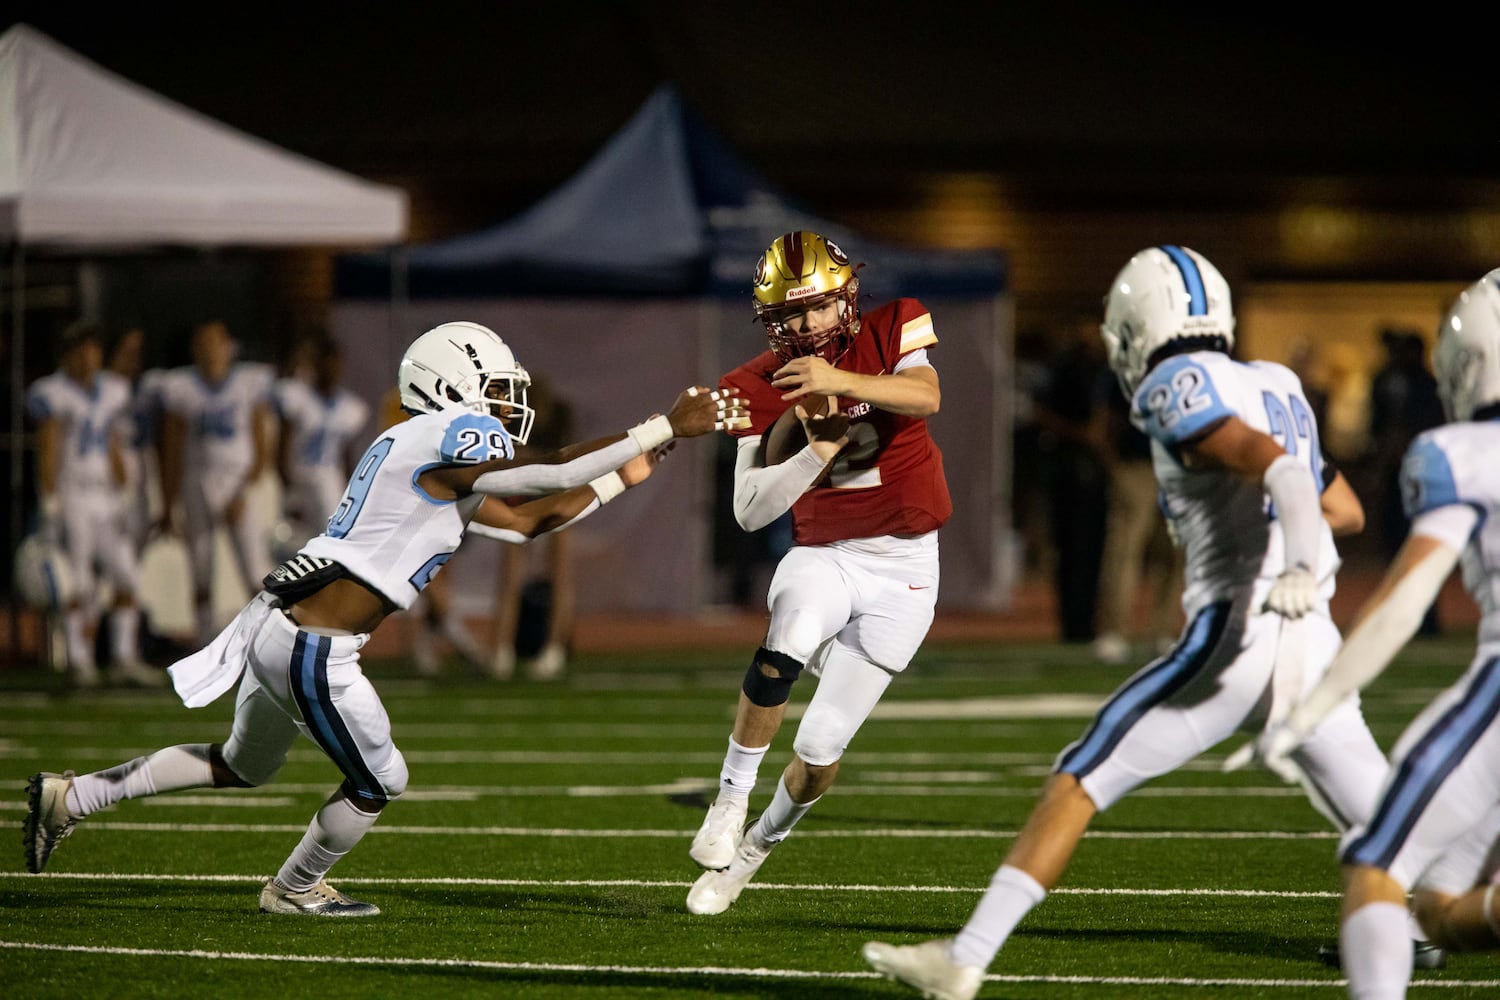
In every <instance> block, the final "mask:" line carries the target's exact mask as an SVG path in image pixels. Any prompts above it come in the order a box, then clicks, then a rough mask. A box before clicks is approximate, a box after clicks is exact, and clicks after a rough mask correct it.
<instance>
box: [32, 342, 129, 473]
mask: <svg viewBox="0 0 1500 1000" xmlns="http://www.w3.org/2000/svg"><path fill="white" fill-rule="evenodd" d="M129 405H130V383H129V382H128V381H126V379H125V378H124V377H123V376H120V375H116V374H115V373H114V372H100V373H99V374H98V375H97V376H96V377H95V379H94V385H93V388H91V389H86V388H84V387H83V386H81V385H79V384H78V383H77V382H75V381H73V379H71V378H69V377H68V376H67V375H65V374H63V373H62V372H60V371H59V372H53V373H52V374H51V375H46V376H43V377H42V378H39V379H37V380H36V381H35V382H33V383H32V384H31V387H30V388H29V389H28V390H27V391H26V409H27V412H28V413H29V414H30V416H31V418H32V419H33V420H35V421H37V422H38V423H40V422H42V421H46V420H57V421H60V422H61V427H62V429H63V434H62V454H61V462H60V463H59V468H58V479H57V485H58V489H59V490H69V491H76V490H109V489H114V487H115V483H114V477H113V475H112V474H111V471H110V461H109V442H110V438H111V437H112V436H114V435H116V434H117V433H118V432H119V430H120V421H121V420H122V419H123V417H124V416H125V414H126V410H127V408H128V407H129Z"/></svg>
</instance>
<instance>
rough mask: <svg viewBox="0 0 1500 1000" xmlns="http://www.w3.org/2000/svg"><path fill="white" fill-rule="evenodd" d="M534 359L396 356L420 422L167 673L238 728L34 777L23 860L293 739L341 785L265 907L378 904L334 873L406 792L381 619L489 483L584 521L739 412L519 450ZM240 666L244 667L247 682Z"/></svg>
mask: <svg viewBox="0 0 1500 1000" xmlns="http://www.w3.org/2000/svg"><path fill="white" fill-rule="evenodd" d="M528 381H529V379H528V376H527V374H526V371H525V369H523V368H522V367H521V366H520V365H518V364H517V363H516V360H515V357H514V356H513V355H512V353H511V351H510V348H509V347H507V346H506V345H505V344H504V343H503V342H502V341H501V340H500V338H499V337H498V336H496V335H495V333H494V332H493V331H491V330H489V329H487V328H486V327H482V326H479V325H477V324H474V323H445V324H443V325H441V326H438V327H435V328H434V329H432V330H429V331H428V332H427V333H424V334H423V335H422V336H420V337H418V338H417V339H416V340H415V341H414V342H413V343H412V344H411V346H410V347H409V348H408V349H407V351H406V354H405V356H404V357H403V358H402V361H401V365H400V369H399V375H398V384H399V385H400V390H401V400H402V404H403V405H404V406H405V407H406V408H408V409H410V410H412V411H413V412H414V414H415V415H414V416H413V417H412V418H411V419H410V420H407V421H405V422H404V423H400V424H397V425H396V426H394V427H391V428H390V429H389V430H387V431H385V432H383V433H382V434H380V435H379V436H378V437H377V438H376V440H375V442H374V443H373V444H371V445H370V447H369V449H368V450H366V452H365V454H364V457H363V458H362V459H361V460H360V462H359V464H358V467H357V468H356V470H355V472H354V475H353V476H352V477H351V478H350V480H349V483H348V486H347V488H346V489H345V491H344V496H343V498H342V499H341V501H340V503H339V505H338V509H337V510H336V511H335V513H334V516H333V517H332V518H331V519H330V521H329V523H328V530H327V531H326V532H325V533H324V534H322V535H319V536H318V537H316V538H314V539H312V540H310V541H309V542H308V543H307V544H306V545H305V546H303V548H302V551H301V552H299V553H298V554H297V555H296V556H295V557H294V558H292V559H290V560H288V561H287V562H285V563H283V564H282V565H281V566H279V567H277V568H276V570H275V571H274V572H273V573H271V574H270V576H268V577H267V579H266V589H265V590H264V591H262V592H261V593H259V594H258V595H257V596H256V597H254V598H253V599H252V600H251V601H250V603H249V604H247V605H246V606H245V608H244V609H243V610H242V611H241V612H240V613H239V614H238V615H237V616H236V617H235V619H234V621H233V622H232V623H230V625H229V626H228V627H227V628H225V629H224V630H223V631H222V632H220V633H219V635H218V637H217V638H215V639H214V640H213V642H211V643H210V644H209V645H208V646H207V647H205V648H204V649H202V650H200V651H199V652H197V653H195V654H193V655H192V656H189V657H186V658H185V659H182V660H179V661H178V662H177V663H175V664H174V665H173V666H172V667H171V670H170V672H171V675H172V681H173V684H174V685H175V687H176V689H177V692H178V694H179V695H180V696H181V698H182V700H183V702H184V703H185V704H186V705H188V706H189V707H199V706H202V705H206V704H208V703H210V702H212V701H213V700H215V699H216V698H218V697H219V696H220V695H222V694H224V693H225V692H226V691H228V690H229V689H230V688H231V687H233V686H234V685H235V683H236V681H238V682H239V694H238V697H237V699H236V703H235V712H234V722H233V727H232V731H231V733H230V735H229V738H228V739H227V740H226V741H225V742H223V743H214V744H208V743H199V744H185V745H179V746H174V747H168V748H166V749H163V750H159V751H157V752H156V753H153V754H151V755H150V756H147V757H138V758H136V759H135V760H132V761H127V762H125V763H123V764H119V765H117V766H115V767H112V768H108V769H106V770H104V771H99V772H95V773H93V774H85V775H81V776H77V777H74V776H73V775H72V774H71V772H68V773H64V774H52V773H46V772H44V773H40V774H36V775H33V776H32V778H31V781H30V784H29V786H28V789H29V802H28V812H27V816H26V820H25V823H24V837H23V839H24V844H25V848H26V866H27V869H28V870H30V871H33V872H39V871H41V870H42V869H43V868H44V867H45V866H46V864H47V859H48V857H49V855H50V854H51V852H52V850H53V849H54V848H55V847H56V846H57V844H58V842H59V841H60V840H61V839H62V838H63V837H65V836H66V835H67V834H68V833H69V831H71V830H72V828H73V826H74V824H75V823H76V822H77V821H78V820H80V819H83V818H84V817H86V816H88V815H90V814H91V813H93V812H95V811H97V810H99V809H102V808H104V807H106V806H109V805H111V804H113V803H116V802H119V801H121V800H122V799H133V798H140V797H144V796H151V795H158V794H160V793H162V792H168V791H177V790H180V789H185V788H205V787H215V788H222V787H250V786H254V785H259V784H263V783H265V782H267V781H270V780H271V779H272V778H273V777H274V776H275V774H276V773H277V771H278V770H280V768H281V766H282V764H283V763H284V762H285V761H286V756H287V751H288V750H289V748H290V747H291V745H292V743H293V741H294V740H295V739H296V737H297V734H298V733H299V732H301V733H303V734H305V735H306V736H308V737H309V738H311V739H312V740H314V741H315V742H316V743H317V744H318V745H319V747H321V748H322V749H323V751H324V752H325V753H326V754H327V755H328V757H329V758H330V759H331V760H332V761H333V762H334V764H336V765H337V766H338V768H339V770H340V771H341V772H342V773H343V775H344V781H343V783H342V784H341V785H340V786H339V788H338V790H337V791H335V792H334V793H333V794H332V795H331V796H330V797H329V798H328V800H327V801H326V802H325V803H324V804H323V806H322V807H321V808H320V809H319V810H318V812H317V814H316V815H315V816H314V817H313V819H312V822H311V824H310V825H309V827H308V829H307V833H306V834H305V835H304V836H303V838H302V840H301V842H300V843H299V844H298V845H297V847H296V848H295V849H294V850H293V851H292V853H291V855H290V857H288V858H287V860H286V862H285V863H284V864H283V865H282V866H281V869H280V871H278V872H277V874H276V876H275V877H274V878H272V879H271V880H269V881H268V882H267V883H266V884H265V886H264V888H263V889H262V890H261V894H260V909H261V910H262V911H263V912H268V913H286V914H315V915H322V916H335V917H358V916H368V915H372V914H375V913H378V912H379V911H378V910H377V908H376V907H375V906H373V905H371V904H369V903H364V902H360V901H358V900H354V899H350V898H349V897H347V896H345V895H344V894H343V893H340V892H338V891H337V890H336V889H333V888H332V887H330V886H329V885H328V883H327V882H326V881H325V876H326V875H327V874H328V872H329V870H330V869H331V868H332V867H333V865H334V863H335V862H337V861H338V860H339V859H340V858H341V857H343V856H344V855H345V854H347V853H348V852H349V851H350V850H351V849H352V848H353V847H354V845H355V844H356V843H357V842H358V841H359V840H360V838H361V837H363V836H364V834H365V833H366V832H367V831H368V830H369V829H370V828H371V827H372V826H373V825H374V823H375V820H376V818H377V817H378V816H379V814H380V811H381V810H382V809H384V808H385V806H386V804H387V803H389V802H390V801H391V800H392V799H395V798H396V797H397V796H399V795H400V794H401V793H402V792H403V791H404V790H405V788H406V781H407V770H406V762H405V760H404V759H403V758H402V755H401V751H400V750H398V749H397V748H396V746H395V744H394V743H393V742H392V740H391V727H390V719H389V717H388V716H387V715H386V711H385V708H384V706H383V705H382V704H381V701H380V697H379V695H378V694H377V693H376V691H375V688H374V687H373V686H372V685H371V683H370V681H369V680H368V679H367V678H366V677H365V676H364V674H363V672H362V671H361V670H360V666H359V650H360V648H361V647H362V646H363V645H364V644H365V642H366V640H367V639H368V638H369V634H370V633H371V632H373V631H374V630H375V629H376V628H377V627H378V626H379V625H380V623H381V622H382V621H383V620H384V619H385V618H386V616H387V615H389V614H390V613H392V612H393V611H395V610H397V609H398V608H404V607H407V606H409V605H410V604H411V602H412V601H413V600H415V599H416V596H417V594H418V593H420V592H421V590H422V588H423V587H425V586H426V585H427V584H428V582H429V581H430V580H431V579H432V578H433V576H434V575H435V574H436V573H437V572H438V570H440V569H441V568H442V566H443V564H444V563H445V562H447V561H448V557H449V556H451V555H452V554H453V551H454V550H455V549H456V548H458V545H459V543H460V542H461V541H462V540H463V537H464V533H465V531H466V529H467V528H468V526H469V522H470V520H471V519H472V518H473V517H474V514H475V511H476V509H477V508H478V507H479V506H480V505H481V503H483V501H484V499H485V496H486V495H487V494H493V495H497V496H505V497H528V496H530V497H539V498H540V499H537V500H534V501H532V502H531V503H530V504H525V505H522V506H520V507H516V508H504V507H503V506H501V505H495V506H501V509H499V510H497V511H496V512H495V514H496V516H497V517H503V518H505V519H507V520H508V522H509V525H508V526H509V527H511V528H513V529H514V530H516V531H517V532H519V533H522V534H526V535H534V534H537V533H539V532H541V531H544V530H547V529H548V528H550V527H554V526H556V525H557V524H559V523H565V522H567V521H570V520H574V519H576V518H577V517H579V516H582V515H584V514H587V513H588V512H590V511H592V510H594V509H597V507H598V505H600V504H603V503H607V502H608V501H609V500H610V499H612V498H613V497H615V496H617V495H618V494H620V493H621V492H623V491H624V490H625V489H626V488H628V487H629V486H631V485H634V484H635V483H638V482H640V481H642V480H644V479H645V478H646V477H647V476H648V475H650V472H651V466H652V454H653V452H655V451H656V449H659V448H662V447H663V446H666V445H668V444H669V443H670V442H671V441H672V440H673V439H674V438H678V437H696V436H699V435H703V434H708V433H710V432H712V431H714V430H716V429H722V428H724V427H725V426H727V425H730V424H739V423H741V422H743V420H744V418H745V416H746V414H745V412H744V410H743V408H742V401H741V400H739V399H737V398H734V397H731V396H729V395H728V394H725V393H720V392H717V391H710V390H708V389H706V388H698V387H693V388H690V389H688V390H686V391H685V392H683V393H682V394H681V395H679V396H678V397H677V400H676V402H675V403H674V404H673V406H672V409H671V411H670V412H669V413H668V414H667V415H666V416H660V415H658V416H653V417H652V418H650V419H649V420H647V421H645V422H644V423H641V424H638V425H637V426H635V427H632V428H631V429H630V430H629V431H627V432H625V433H622V434H617V435H614V436H613V437H607V438H601V439H599V440H596V441H592V442H589V443H586V444H580V445H573V446H570V447H568V448H564V449H561V450H559V451H555V452H550V453H547V454H543V455H536V456H531V457H529V458H527V459H518V458H516V454H515V446H516V443H517V442H524V441H525V440H526V436H527V433H528V432H529V430H530V424H531V418H532V414H531V409H530V407H529V406H527V404H526V385H527V383H528ZM242 675H243V677H242Z"/></svg>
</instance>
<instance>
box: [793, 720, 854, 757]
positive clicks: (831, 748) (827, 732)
mask: <svg viewBox="0 0 1500 1000" xmlns="http://www.w3.org/2000/svg"><path fill="white" fill-rule="evenodd" d="M853 738H854V727H853V726H851V725H850V723H849V719H848V717H847V716H845V715H844V713H843V712H840V711H839V710H838V709H836V708H828V707H826V706H825V707H814V708H809V709H808V712H807V714H806V715H804V716H803V717H802V723H801V725H799V726H798V727H797V738H796V739H795V740H793V741H792V750H793V751H794V752H795V753H796V754H797V756H798V757H801V758H802V760H803V761H804V762H806V763H808V764H811V765H812V766H814V767H828V766H829V765H830V764H837V763H838V761H839V758H841V757H843V756H844V751H845V750H846V749H847V748H848V746H849V741H850V740H851V739H853Z"/></svg>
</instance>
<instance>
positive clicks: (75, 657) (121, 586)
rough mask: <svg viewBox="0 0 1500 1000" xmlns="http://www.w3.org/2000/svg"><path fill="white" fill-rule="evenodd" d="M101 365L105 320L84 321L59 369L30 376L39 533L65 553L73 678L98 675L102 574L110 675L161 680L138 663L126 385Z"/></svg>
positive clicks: (88, 681) (71, 335) (81, 680)
mask: <svg viewBox="0 0 1500 1000" xmlns="http://www.w3.org/2000/svg"><path fill="white" fill-rule="evenodd" d="M103 368H104V339H103V332H102V331H101V329H100V327H99V326H98V325H97V324H95V323H93V322H90V321H87V320H79V321H77V322H75V323H73V324H72V325H70V326H69V327H68V328H67V329H66V330H65V331H64V332H63V336H62V343H61V357H60V359H59V365H58V369H57V371H55V372H53V373H52V374H51V375H47V376H44V377H42V378H40V379H38V380H37V381H36V382H34V383H32V385H31V387H30V389H29V390H28V391H27V394H26V407H27V412H28V413H29V415H30V417H31V419H32V421H33V422H34V424H35V426H36V435H37V477H36V482H37V492H38V497H37V501H38V511H39V519H40V525H39V531H40V533H41V534H42V535H43V537H44V538H46V539H47V540H48V541H50V542H52V543H54V544H57V545H59V546H61V547H62V549H63V551H64V552H65V553H66V556H67V561H68V567H69V570H70V574H71V577H72V593H71V598H70V600H69V602H68V604H67V607H66V608H65V609H64V612H63V634H64V643H65V649H66V652H67V661H68V662H67V673H68V678H69V680H70V681H71V682H72V683H73V684H75V685H77V686H79V687H93V686H95V685H97V684H98V683H99V670H98V665H97V663H96V659H95V655H94V653H95V649H94V647H95V640H96V638H97V634H98V629H99V627H100V620H101V612H100V608H99V604H98V601H99V593H98V577H97V576H96V570H98V569H102V570H104V572H105V575H106V579H107V580H108V582H109V584H110V587H111V590H112V603H113V610H112V611H111V613H110V620H109V635H110V645H111V652H110V677H111V679H112V680H116V681H120V682H126V683H136V684H153V685H154V684H160V683H161V682H162V681H163V680H164V676H163V675H162V674H161V673H160V672H158V671H154V670H152V669H150V668H149V667H147V666H145V665H144V664H143V663H142V662H141V657H140V632H139V624H140V610H139V608H137V607H136V589H137V585H138V583H139V575H140V574H139V571H138V567H137V562H136V554H135V549H134V547H133V546H132V544H131V542H130V538H129V535H128V533H127V532H126V530H125V524H124V517H125V510H126V506H127V504H125V503H124V502H122V499H123V498H124V497H126V496H127V494H126V493H125V491H124V487H125V478H126V469H125V464H124V459H123V456H122V452H121V436H122V432H123V429H124V421H125V418H126V417H127V415H128V411H129V407H130V385H129V383H128V382H127V381H126V380H125V379H124V378H122V377H121V376H119V375H116V374H114V373H113V372H106V371H104V370H103Z"/></svg>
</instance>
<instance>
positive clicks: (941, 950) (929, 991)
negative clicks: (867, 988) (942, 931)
mask: <svg viewBox="0 0 1500 1000" xmlns="http://www.w3.org/2000/svg"><path fill="white" fill-rule="evenodd" d="M952 944H953V939H952V938H939V939H937V940H936V941H924V942H922V943H921V944H914V945H896V944H886V943H885V942H884V941H867V942H866V943H865V946H864V949H863V953H864V956H865V961H866V962H869V963H870V967H871V968H872V969H874V970H875V971H876V972H880V973H883V974H884V975H885V977H886V978H887V979H894V980H895V981H897V982H899V983H905V984H906V985H907V986H911V987H913V988H915V989H918V990H921V991H922V996H924V997H927V998H928V1000H974V995H975V994H976V993H978V992H979V987H981V986H983V985H984V970H983V969H981V968H978V967H977V966H973V965H957V964H955V963H954V961H953V959H952V958H950V957H949V955H948V949H949V948H950V947H951V946H952Z"/></svg>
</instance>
